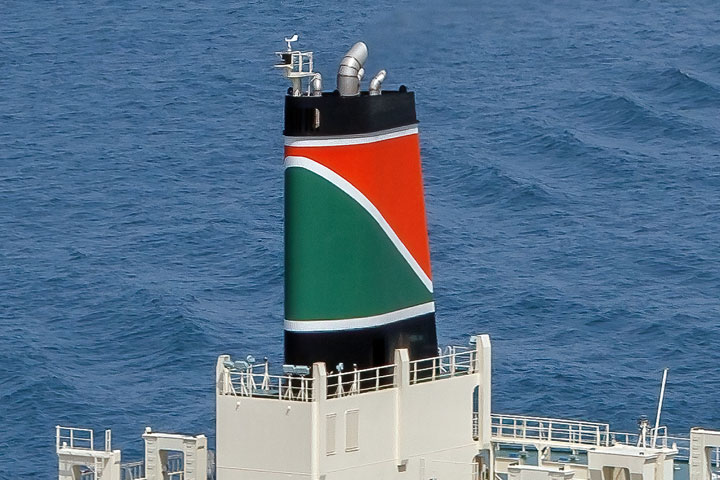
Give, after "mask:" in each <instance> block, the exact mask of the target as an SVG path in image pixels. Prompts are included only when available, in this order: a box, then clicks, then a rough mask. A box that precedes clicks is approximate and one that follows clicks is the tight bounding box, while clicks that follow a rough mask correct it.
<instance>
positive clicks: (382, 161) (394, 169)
mask: <svg viewBox="0 0 720 480" xmlns="http://www.w3.org/2000/svg"><path fill="white" fill-rule="evenodd" d="M290 155H296V156H299V157H307V158H310V159H312V160H314V161H316V162H318V163H320V164H321V165H324V166H325V167H327V168H329V169H330V170H332V171H334V172H335V173H337V174H338V175H340V176H342V177H343V178H344V179H345V180H347V181H348V182H350V183H351V184H352V185H353V186H354V187H355V188H357V189H358V190H360V191H361V192H362V193H363V195H365V196H366V197H367V198H368V200H370V201H371V202H372V203H373V205H375V207H376V208H377V209H378V210H379V211H380V213H381V214H382V216H383V217H384V218H385V220H387V222H388V223H389V224H390V226H391V227H392V229H393V230H394V231H395V233H396V234H397V236H398V238H400V241H401V242H402V243H403V244H404V245H405V247H406V248H407V249H408V251H409V252H410V254H411V255H412V256H413V258H415V261H417V262H418V264H419V265H420V267H421V268H422V269H423V271H424V272H425V273H426V274H427V276H428V277H429V278H430V279H432V274H431V271H430V248H429V245H428V234H427V221H426V217H425V198H424V195H423V182H422V167H421V165H420V145H419V142H418V135H417V134H414V135H405V136H402V137H397V138H392V139H388V140H382V141H379V142H372V143H365V144H359V145H342V146H321V147H308V146H286V147H285V156H290Z"/></svg>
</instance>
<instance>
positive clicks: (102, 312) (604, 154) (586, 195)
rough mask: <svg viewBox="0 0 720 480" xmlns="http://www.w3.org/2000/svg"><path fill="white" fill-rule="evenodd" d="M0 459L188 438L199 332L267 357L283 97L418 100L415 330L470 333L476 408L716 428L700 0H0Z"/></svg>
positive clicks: (204, 372) (717, 306)
mask: <svg viewBox="0 0 720 480" xmlns="http://www.w3.org/2000/svg"><path fill="white" fill-rule="evenodd" d="M0 18H1V19H2V21H0V227H1V228H0V327H2V328H1V330H0V465H1V466H2V468H0V478H1V479H15V478H53V477H54V476H55V469H56V463H55V462H56V460H55V456H54V426H55V425H56V424H65V425H79V426H88V427H92V428H96V429H98V430H101V429H103V428H112V429H113V438H114V445H115V446H117V447H120V448H123V449H124V453H125V458H126V459H132V457H133V456H134V457H136V458H137V457H139V456H140V455H141V449H142V443H141V440H140V434H141V433H142V430H143V428H144V427H145V426H146V425H150V426H152V427H153V428H154V429H155V430H166V431H181V432H196V433H200V432H204V433H206V434H209V435H210V436H211V437H212V435H213V432H214V398H213V395H214V390H213V380H214V379H213V375H214V362H215V359H216V357H217V355H218V354H221V353H230V354H233V355H235V356H241V355H245V354H247V353H253V354H255V355H256V356H263V355H268V356H269V357H270V358H271V360H274V361H276V362H279V361H280V360H281V352H282V277H283V268H282V145H283V140H282V136H281V131H282V105H283V95H284V93H285V91H286V89H287V85H286V83H285V82H284V80H283V79H282V78H281V77H280V75H279V74H278V72H277V71H275V70H274V69H273V68H272V67H271V65H272V64H273V62H274V61H275V59H274V58H273V56H272V52H273V51H275V50H280V49H282V48H284V43H283V42H282V37H283V36H285V35H289V34H292V33H299V34H300V35H301V42H300V44H299V45H300V46H301V47H303V48H307V49H311V50H314V51H315V54H316V65H317V69H319V70H320V71H322V72H323V73H324V74H325V78H326V79H327V80H326V83H327V84H331V83H333V81H332V78H333V77H334V73H333V72H334V71H335V69H336V65H337V62H338V61H339V59H340V58H341V57H342V55H343V53H344V51H345V50H346V48H347V47H348V46H349V45H350V44H352V43H353V42H355V41H357V40H361V39H362V40H365V41H366V42H367V43H368V45H369V47H370V60H369V62H368V66H367V70H368V72H374V71H377V70H379V69H380V68H386V69H387V70H388V80H387V81H386V86H387V87H388V88H392V87H397V86H399V85H400V84H406V85H407V86H408V87H409V88H410V89H411V90H414V91H415V92H416V98H417V102H418V115H419V118H420V121H421V124H420V127H421V143H422V152H423V161H424V168H425V185H426V196H427V205H428V219H429V228H430V236H431V248H432V261H433V269H434V283H435V288H436V293H437V304H438V322H439V336H440V338H441V340H442V341H443V343H452V342H465V341H466V340H467V335H469V334H474V333H481V332H488V333H490V334H491V336H492V339H493V355H494V357H493V361H494V369H493V374H494V377H493V388H494V398H493V410H494V411H496V412H508V413H525V414H534V415H546V416H556V417H565V416H567V417H572V418H585V419H589V420H596V421H607V422H611V423H612V425H613V427H614V429H616V430H634V428H635V420H636V418H637V417H638V416H639V415H641V414H646V415H649V416H652V414H653V413H654V408H655V403H656V401H657V395H658V390H659V382H660V378H661V371H662V368H663V367H665V366H669V367H670V369H671V370H670V377H669V383H668V392H667V399H666V408H665V411H664V417H663V420H664V423H667V424H669V425H670V431H671V432H674V433H682V432H684V431H687V429H688V428H689V427H691V426H694V425H702V426H706V427H716V428H717V427H720V376H719V375H718V370H717V368H718V363H719V361H720V349H719V348H718V346H717V345H718V340H720V334H719V333H718V327H719V326H720V228H719V225H720V116H719V113H720V6H719V5H718V4H717V3H716V2H715V1H713V0H697V1H672V2H671V1H652V2H651V1H644V0H636V1H630V0H610V1H608V2H593V1H589V0H580V1H577V0H575V1H570V0H558V1H553V2H503V1H495V0H488V1H483V2H474V1H461V0H457V1H453V2H444V3H442V4H439V3H437V2H420V3H417V2H410V1H398V2H393V3H392V5H380V4H378V3H377V2H366V1H358V2H351V3H347V2H341V3H337V2H328V1H317V0H316V1H309V2H304V3H303V4H301V5H299V4H296V3H295V2H279V3H271V2H260V1H248V2H220V1H217V0H207V1H204V2H192V1H182V0H174V1H168V2H155V3H149V2H143V1H138V0H128V1H124V2H110V1H98V2H81V1H77V0H65V1H62V2H60V1H49V2H23V1H19V0H5V1H3V2H2V4H0Z"/></svg>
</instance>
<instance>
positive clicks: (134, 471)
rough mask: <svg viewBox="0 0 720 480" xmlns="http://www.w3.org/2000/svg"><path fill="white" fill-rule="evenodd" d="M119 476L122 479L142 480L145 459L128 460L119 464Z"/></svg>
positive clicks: (143, 477)
mask: <svg viewBox="0 0 720 480" xmlns="http://www.w3.org/2000/svg"><path fill="white" fill-rule="evenodd" d="M120 476H121V478H122V480H144V479H145V461H144V460H139V461H137V462H128V463H123V464H121V465H120Z"/></svg>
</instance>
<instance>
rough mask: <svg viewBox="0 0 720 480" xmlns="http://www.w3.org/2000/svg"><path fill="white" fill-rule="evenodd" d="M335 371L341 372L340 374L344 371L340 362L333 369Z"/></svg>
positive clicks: (343, 366)
mask: <svg viewBox="0 0 720 480" xmlns="http://www.w3.org/2000/svg"><path fill="white" fill-rule="evenodd" d="M335 370H337V371H338V372H341V373H342V371H343V370H345V365H344V364H343V363H342V362H340V363H338V364H337V366H336V367H335Z"/></svg>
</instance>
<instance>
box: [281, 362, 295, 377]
mask: <svg viewBox="0 0 720 480" xmlns="http://www.w3.org/2000/svg"><path fill="white" fill-rule="evenodd" d="M283 373H284V374H285V375H293V374H294V373H295V365H287V364H286V365H283Z"/></svg>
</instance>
